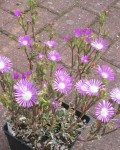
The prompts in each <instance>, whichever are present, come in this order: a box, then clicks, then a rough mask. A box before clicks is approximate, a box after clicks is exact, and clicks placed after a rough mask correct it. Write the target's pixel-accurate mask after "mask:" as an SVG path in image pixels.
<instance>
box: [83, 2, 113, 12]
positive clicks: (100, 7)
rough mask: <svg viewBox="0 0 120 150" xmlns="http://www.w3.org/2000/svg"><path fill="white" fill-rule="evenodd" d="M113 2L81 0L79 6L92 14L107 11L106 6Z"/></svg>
mask: <svg viewBox="0 0 120 150" xmlns="http://www.w3.org/2000/svg"><path fill="white" fill-rule="evenodd" d="M113 2H114V0H82V1H80V5H81V6H82V7H84V8H86V9H88V10H91V11H93V12H97V13H98V12H101V11H104V10H107V8H108V6H109V5H111V4H112V3H113Z"/></svg>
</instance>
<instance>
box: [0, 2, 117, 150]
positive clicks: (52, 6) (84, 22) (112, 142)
mask: <svg viewBox="0 0 120 150" xmlns="http://www.w3.org/2000/svg"><path fill="white" fill-rule="evenodd" d="M37 2H38V3H39V7H38V8H37V9H38V10H40V14H39V19H38V23H37V26H36V34H37V36H38V38H40V40H41V41H42V40H45V39H46V40H47V37H46V36H47V34H48V33H47V31H44V29H45V28H44V27H49V26H50V24H52V23H54V26H53V28H54V30H55V32H56V37H55V39H56V41H57V42H58V43H59V46H58V49H59V51H60V52H61V55H62V56H63V58H64V61H66V62H68V60H69V56H68V55H67V54H68V53H67V48H66V47H65V43H64V41H63V37H64V36H65V35H67V34H72V32H73V29H74V28H76V27H78V28H79V27H80V28H85V27H91V28H92V29H93V31H94V33H96V34H97V16H98V13H99V12H101V11H103V10H106V11H108V19H107V22H106V24H105V29H107V30H108V31H109V38H108V41H109V43H110V47H109V49H108V50H107V51H106V52H105V53H104V54H103V55H102V56H101V58H100V60H99V63H100V64H101V63H102V64H103V63H104V64H109V65H110V66H111V67H112V68H113V69H114V70H115V72H116V79H115V81H114V82H113V83H112V84H111V86H110V88H112V87H113V85H114V86H120V0H37ZM16 9H20V10H27V7H26V0H0V55H5V56H8V57H9V58H10V59H11V60H12V61H14V62H16V63H15V64H14V69H15V70H17V71H19V72H25V71H26V70H27V67H28V66H27V64H26V65H25V62H26V57H25V56H24V55H23V54H22V52H21V51H20V50H19V49H18V48H19V46H18V44H17V43H16V41H15V40H14V39H15V38H16V37H17V36H18V34H19V35H22V30H21V28H20V27H19V26H18V24H17V20H16V18H15V17H14V15H13V11H14V10H16ZM4 111H5V110H4V108H3V107H2V105H1V104H0V150H9V147H8V144H7V141H6V139H5V136H4V134H3V132H2V125H3V123H4V122H5V120H4ZM73 149H74V150H103V149H104V150H120V130H118V131H117V132H114V133H112V134H110V135H106V136H105V137H104V138H102V139H100V140H97V141H93V142H87V143H80V142H77V144H76V145H75V147H73Z"/></svg>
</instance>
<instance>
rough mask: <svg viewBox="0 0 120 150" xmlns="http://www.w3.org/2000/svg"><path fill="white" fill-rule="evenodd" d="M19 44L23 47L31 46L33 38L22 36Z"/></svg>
mask: <svg viewBox="0 0 120 150" xmlns="http://www.w3.org/2000/svg"><path fill="white" fill-rule="evenodd" d="M18 42H19V43H20V45H21V46H31V45H32V38H31V37H30V36H29V35H25V36H21V37H19V39H18Z"/></svg>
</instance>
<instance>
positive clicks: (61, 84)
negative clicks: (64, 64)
mask: <svg viewBox="0 0 120 150" xmlns="http://www.w3.org/2000/svg"><path fill="white" fill-rule="evenodd" d="M72 82H73V79H72V78H71V77H70V76H69V75H68V74H67V72H66V71H64V70H58V71H56V73H55V81H54V89H55V90H57V91H58V92H60V93H64V94H67V93H68V92H69V91H70V90H71V88H72Z"/></svg>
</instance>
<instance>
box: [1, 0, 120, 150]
mask: <svg viewBox="0 0 120 150" xmlns="http://www.w3.org/2000/svg"><path fill="white" fill-rule="evenodd" d="M34 6H35V3H34V0H32V1H31V3H30V9H29V11H30V16H31V18H30V20H31V21H30V22H28V20H27V19H26V17H25V12H21V11H20V10H16V11H15V12H14V15H15V16H16V17H17V19H18V22H19V24H20V25H21V27H22V28H23V30H24V35H21V36H19V38H18V40H17V41H18V43H19V45H20V49H22V51H23V52H24V53H25V55H26V58H27V60H28V65H29V69H28V70H27V71H25V72H24V73H23V72H22V71H21V72H19V71H16V70H14V69H13V68H12V66H13V63H12V61H11V60H10V59H9V58H7V57H5V56H0V85H1V87H2V90H3V94H2V96H1V99H0V100H1V101H2V103H3V104H4V106H6V107H7V108H8V109H9V110H10V114H12V117H11V118H12V119H13V122H14V121H15V126H16V124H17V122H19V118H20V117H21V116H24V117H26V120H27V121H26V122H25V125H26V126H27V128H26V130H27V129H31V130H32V132H31V133H34V132H33V131H35V130H36V136H35V137H34V138H33V139H32V141H33V142H32V143H34V144H33V147H35V146H36V145H37V142H38V143H39V141H40V139H36V138H37V137H41V139H42V138H44V137H46V136H47V138H48V139H46V141H45V142H43V143H42V144H43V145H45V146H46V143H48V145H47V146H51V147H53V146H54V148H55V149H59V148H61V147H63V149H64V147H65V149H68V147H67V148H66V145H67V144H68V143H69V144H71V143H72V142H73V140H74V139H75V138H76V137H75V136H76V135H78V134H79V131H81V129H82V128H83V126H82V128H81V127H80V126H81V125H82V123H81V121H83V120H84V118H85V117H86V115H87V113H88V114H89V109H90V108H91V107H92V106H93V105H95V106H96V112H95V115H96V120H97V123H101V124H104V125H105V126H106V127H107V124H108V123H109V122H110V119H112V118H114V117H115V116H116V114H117V112H118V111H119V109H120V107H119V105H120V87H116V88H113V89H112V90H111V91H110V92H107V87H108V86H107V85H108V84H109V82H110V81H113V80H114V79H115V73H114V71H113V69H112V68H111V67H109V66H107V65H96V59H97V58H98V57H99V56H100V54H101V53H102V52H105V51H106V50H107V48H108V43H107V40H106V39H105V38H103V37H105V36H101V34H100V35H99V36H98V37H95V35H94V34H93V32H92V30H91V29H89V28H86V29H81V28H76V29H75V30H74V31H73V35H66V37H65V44H67V45H68V50H69V52H68V54H69V55H70V57H69V62H67V63H64V60H62V57H61V54H60V52H61V51H62V50H61V51H60V50H59V51H58V49H57V45H58V44H57V42H56V41H54V40H53V33H50V36H49V39H48V40H47V41H45V42H39V39H38V38H37V37H36V34H35V30H34V28H35V23H36V20H37V18H36V16H37V13H36V11H34ZM28 13H29V12H28ZM103 18H104V17H103ZM29 29H32V34H29V32H28V30H29ZM100 29H101V28H100ZM66 57H67V51H66ZM93 68H94V69H95V71H96V73H95V75H96V74H97V75H98V78H99V79H97V75H96V76H94V77H93V78H92V76H93V72H92V69H93ZM91 72H92V75H91V74H90V73H91ZM71 93H72V94H73V95H72V97H73V98H72V99H73V100H72V101H71V103H70V105H67V104H65V105H66V109H68V108H69V110H68V111H67V110H65V109H64V108H61V104H63V103H64V101H67V102H68V103H69V98H70V97H71V95H70V94H71ZM96 104H97V105H96ZM113 104H114V105H113ZM115 104H116V105H117V106H118V108H117V107H114V106H115ZM19 108H20V109H19ZM78 108H80V110H81V112H79V111H78V110H77V109H78ZM116 109H117V110H116ZM11 112H13V113H11ZM77 112H79V115H78V117H76V114H77ZM14 114H15V115H14ZM14 118H15V120H14ZM31 118H32V119H31ZM78 118H79V119H78ZM86 122H87V121H86ZM97 123H96V124H97ZM83 124H84V121H83ZM17 126H19V123H18V124H17ZM100 127H102V128H101V130H103V127H104V126H100V124H99V125H98V124H97V125H96V128H97V130H95V132H94V135H97V133H99V131H100ZM39 129H41V130H39ZM69 129H70V130H69ZM68 131H70V133H69V132H68ZM20 132H21V133H22V134H23V132H22V131H20ZM25 132H26V133H25V134H24V135H23V136H22V137H26V134H27V131H25ZM37 132H38V134H37ZM64 132H65V133H64ZM28 133H30V132H28ZM100 133H101V132H100ZM39 134H40V135H39ZM43 134H44V136H43ZM56 135H57V136H56ZM27 137H28V135H27ZM30 137H32V134H31V135H30ZM93 137H94V136H93ZM34 139H35V140H34ZM64 139H65V141H67V142H66V143H64ZM72 139H73V140H72ZM53 141H54V142H53ZM51 143H52V144H51ZM54 143H55V145H54ZM56 143H58V145H59V147H57V148H56V147H55V146H56ZM61 143H62V144H61ZM63 143H64V144H63ZM42 144H41V145H42ZM67 146H68V145H67ZM35 148H36V147H35ZM37 148H38V147H37ZM45 148H46V147H45ZM46 149H48V147H47V148H46Z"/></svg>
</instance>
